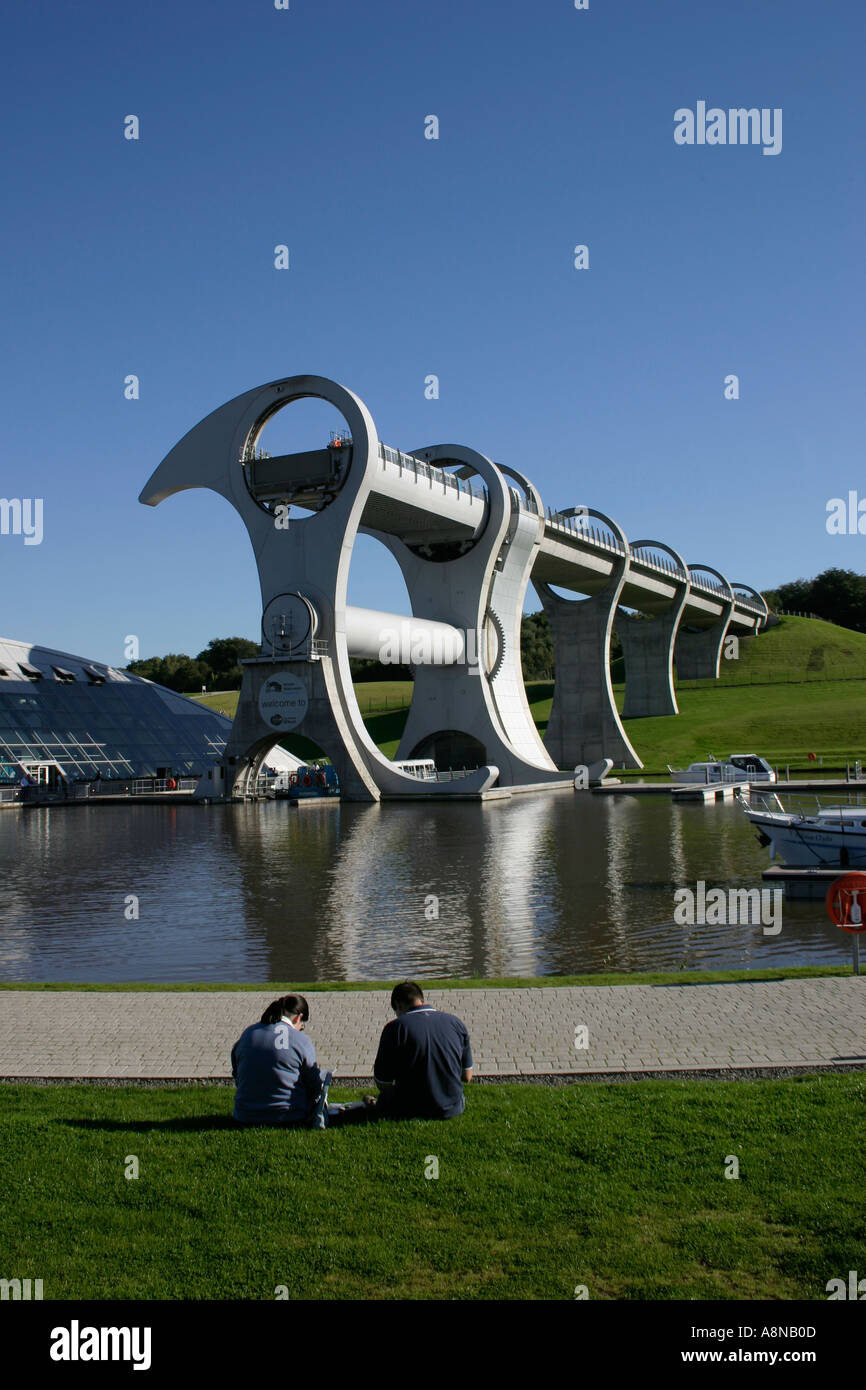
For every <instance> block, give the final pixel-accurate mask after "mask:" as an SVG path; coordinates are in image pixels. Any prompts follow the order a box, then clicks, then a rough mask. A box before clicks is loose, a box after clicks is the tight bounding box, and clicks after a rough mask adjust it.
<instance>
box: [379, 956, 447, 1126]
mask: <svg viewBox="0 0 866 1390" xmlns="http://www.w3.org/2000/svg"><path fill="white" fill-rule="evenodd" d="M391 1008H392V1009H393V1010H394V1012H395V1014H396V1015H397V1017H396V1018H395V1019H392V1021H391V1022H390V1023H386V1024H385V1027H384V1028H383V1030H382V1037H381V1039H380V1040H379V1051H378V1052H377V1054H376V1061H375V1064H374V1067H373V1077H374V1080H375V1082H376V1085H377V1086H378V1087H379V1099H378V1101H376V1103H375V1107H374V1108H371V1112H370V1119H374V1118H375V1119H379V1118H381V1117H385V1118H388V1119H394V1120H397V1119H410V1118H416V1119H424V1120H450V1119H452V1118H453V1117H454V1116H455V1115H461V1114H462V1113H463V1110H464V1107H465V1105H466V1100H465V1097H464V1095H463V1083H464V1082H469V1081H471V1080H472V1052H471V1050H470V1047H469V1034H468V1033H467V1031H466V1028H465V1026H464V1024H463V1023H461V1021H460V1019H459V1018H455V1016H454V1014H444V1013H440V1012H439V1010H438V1009H434V1008H432V1007H431V1005H430V1004H425V1002H424V995H423V993H422V992H421V988H420V986H419V985H416V984H415V982H414V980H404V981H403V983H402V984H400V985H396V986H395V987H394V989H393V991H392V993H391ZM366 1099H367V1102H368V1104H371V1103H372V1101H373V1099H374V1098H373V1097H372V1096H368V1097H367V1098H366Z"/></svg>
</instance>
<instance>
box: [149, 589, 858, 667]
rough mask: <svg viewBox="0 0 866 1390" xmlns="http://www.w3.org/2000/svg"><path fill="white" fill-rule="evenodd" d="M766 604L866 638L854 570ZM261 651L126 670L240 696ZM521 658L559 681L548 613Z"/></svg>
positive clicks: (533, 617) (535, 616)
mask: <svg viewBox="0 0 866 1390" xmlns="http://www.w3.org/2000/svg"><path fill="white" fill-rule="evenodd" d="M764 598H765V599H766V600H767V603H768V604H769V606H770V609H771V610H772V611H773V612H780V611H784V612H794V613H809V614H814V615H815V617H817V618H824V619H825V620H826V621H827V622H830V623H836V624H837V625H838V626H839V627H848V628H853V629H854V631H855V632H866V575H862V574H857V573H856V571H854V570H842V569H829V570H824V571H823V573H822V574H819V575H817V577H816V578H815V579H795V580H793V581H792V582H791V583H789V584H780V585H779V587H778V589H766V590H765V591H764ZM258 650H259V649H258V645H257V644H256V643H255V642H253V641H251V640H250V639H249V638H248V637H215V638H213V640H212V641H210V642H208V644H207V646H206V647H205V649H204V651H202V652H199V654H198V656H186V655H185V654H184V653H182V652H169V653H168V655H167V656H151V657H148V658H146V659H145V660H143V661H131V662H130V663H129V665H128V666H127V668H126V669H127V670H128V671H131V672H133V674H134V675H137V676H145V677H146V678H147V679H148V680H152V681H156V683H157V684H158V685H164V686H167V687H168V689H169V690H177V691H179V692H180V693H181V694H190V693H198V691H199V690H201V687H202V686H205V687H206V688H207V689H208V690H239V689H240V685H241V677H242V675H243V672H242V669H241V664H240V663H241V661H242V660H243V659H244V658H245V657H249V656H257V655H258ZM621 651H622V649H621V647H620V643H619V638H618V637H617V636H616V633H615V632H614V636H613V641H612V643H611V662H614V661H616V660H618V658H619V657H620V655H621ZM520 656H521V661H522V663H523V677H524V680H527V681H543V680H553V677H554V661H553V639H552V637H551V635H550V624H549V623H548V621H547V615H546V614H545V613H544V612H538V613H529V614H524V617H523V621H522V623H521V628H520ZM350 666H351V669H352V677H353V679H354V680H356V681H381V680H392V681H393V680H410V679H411V676H412V672H411V670H410V669H409V667H408V666H383V665H382V663H381V662H379V661H369V660H362V659H357V660H355V659H353V660H352V661H351V662H350Z"/></svg>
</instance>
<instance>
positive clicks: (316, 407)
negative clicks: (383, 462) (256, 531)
mask: <svg viewBox="0 0 866 1390" xmlns="http://www.w3.org/2000/svg"><path fill="white" fill-rule="evenodd" d="M241 463H242V466H243V469H244V474H245V477H246V483H247V487H248V488H249V490H250V492H251V493H252V495H253V497H254V498H255V500H256V501H257V502H258V504H259V506H260V507H262V508H263V509H264V510H265V511H268V512H272V513H273V514H274V516H275V518H276V519H278V521H277V524H283V523H284V524H285V525H287V526H288V525H289V524H290V523H291V522H292V521H297V520H300V519H302V518H304V517H308V516H313V515H315V513H316V512H320V511H322V510H323V509H324V508H325V507H327V506H328V504H329V502H332V501H333V500H334V498H335V497H336V495H337V493H338V492H339V490H340V488H341V487H342V486H343V483H344V482H345V481H346V478H347V477H348V474H349V469H350V467H351V463H352V440H351V435H350V432H349V426H348V424H347V423H346V420H345V418H344V417H343V415H342V414H341V413H340V411H339V410H337V408H336V406H334V405H331V403H330V401H323V400H321V399H319V397H317V396H304V397H302V398H301V399H300V400H295V401H286V402H285V403H281V404H280V405H279V406H278V407H277V408H276V410H275V411H274V412H273V413H272V414H271V415H270V416H269V417H268V418H267V420H265V422H264V423H263V424H261V425H259V426H258V427H257V428H255V429H253V430H251V431H250V434H249V436H248V438H247V440H246V443H245V445H244V448H243V457H242V459H241ZM278 509H279V510H278Z"/></svg>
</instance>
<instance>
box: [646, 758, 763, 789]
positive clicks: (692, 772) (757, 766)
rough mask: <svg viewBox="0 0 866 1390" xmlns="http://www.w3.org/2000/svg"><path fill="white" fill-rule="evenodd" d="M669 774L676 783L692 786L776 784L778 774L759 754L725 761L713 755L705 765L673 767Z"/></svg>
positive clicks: (695, 764)
mask: <svg viewBox="0 0 866 1390" xmlns="http://www.w3.org/2000/svg"><path fill="white" fill-rule="evenodd" d="M667 768H668V772H669V773H670V774H671V777H673V778H674V780H675V781H677V782H679V783H681V784H683V785H686V786H690V785H692V784H699V785H701V786H712V785H713V783H715V782H775V780H776V774H775V772H774V771H773V769H772V768H771V766H770V764H769V763H768V762H767V760H766V758H759V757H758V755H757V753H732V754H731V756H730V757H729V758H726V759H724V760H722V759H720V758H714V757H713V755H712V753H711V754H710V756H709V758H708V760H707V761H706V762H705V763H690V764H689V766H688V767H687V768H676V767H671V765H670V763H668V765H667Z"/></svg>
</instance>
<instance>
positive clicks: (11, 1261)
mask: <svg viewBox="0 0 866 1390" xmlns="http://www.w3.org/2000/svg"><path fill="white" fill-rule="evenodd" d="M0 1092H2V1106H0V1117H2V1118H0V1176H2V1182H3V1191H4V1193H5V1194H6V1196H5V1200H4V1203H3V1208H2V1214H0V1248H2V1251H3V1256H2V1258H3V1273H4V1277H7V1278H13V1277H24V1278H26V1277H32V1278H42V1279H43V1280H44V1291H45V1298H46V1299H50V1298H74V1299H84V1298H120V1299H149V1298H170V1299H197V1298H199V1299H200V1298H207V1299H212V1298H246V1299H272V1298H274V1296H275V1289H276V1288H277V1286H279V1285H287V1286H288V1290H289V1297H290V1298H292V1299H293V1300H297V1299H303V1298H314V1299H355V1298H365V1299H367V1298H384V1299H398V1298H424V1299H436V1298H443V1299H537V1298H552V1299H572V1298H573V1297H574V1291H575V1287H576V1286H577V1285H579V1284H584V1285H586V1286H587V1289H588V1293H589V1297H590V1298H601V1299H605V1298H624V1299H672V1298H686V1299H716V1298H725V1299H754V1298H776V1299H791V1298H806V1299H819V1300H824V1299H826V1296H827V1295H826V1283H827V1281H828V1280H829V1279H831V1278H836V1277H842V1278H846V1277H847V1271H848V1270H849V1269H858V1270H859V1269H862V1268H863V1267H864V1261H866V1217H864V1209H863V1200H862V1179H863V1163H862V1134H863V1127H864V1119H866V1115H864V1100H866V1078H864V1077H863V1076H862V1075H857V1074H854V1075H849V1076H825V1077H813V1076H808V1077H801V1078H798V1079H794V1080H787V1081H760V1082H747V1081H732V1082H710V1081H707V1082H694V1081H688V1082H685V1081H684V1082H678V1081H658V1082H655V1081H652V1082H635V1083H629V1084H619V1085H610V1084H596V1083H586V1084H582V1085H579V1086H562V1087H550V1088H548V1087H543V1086H521V1085H502V1086H483V1085H479V1086H472V1087H470V1088H469V1089H468V1102H467V1111H466V1113H465V1114H464V1115H463V1116H462V1117H461V1118H460V1119H458V1120H454V1121H448V1122H445V1123H438V1124H437V1123H435V1122H425V1121H408V1122H405V1121H404V1122H402V1123H388V1124H386V1123H384V1122H383V1123H380V1124H378V1125H375V1126H373V1125H371V1126H359V1127H357V1128H347V1129H341V1130H331V1131H329V1132H326V1133H324V1134H322V1133H313V1132H309V1131H296V1132H291V1131H287V1132H282V1133H281V1132H270V1131H266V1130H251V1131H235V1130H234V1128H233V1126H232V1121H231V1119H230V1118H229V1116H230V1111H231V1105H232V1098H233V1092H232V1090H231V1089H230V1088H227V1087H209V1086H203V1087H180V1088H160V1089H153V1090H147V1089H140V1088H135V1087H123V1088H118V1089H107V1088H101V1087H92V1086H49V1087H34V1086H26V1085H9V1086H3V1087H2V1088H0ZM334 1095H335V1097H336V1098H339V1096H340V1093H338V1092H334ZM343 1095H344V1098H348V1096H349V1093H348V1092H345V1093H343ZM130 1155H134V1156H135V1157H137V1159H138V1162H139V1171H140V1176H139V1177H138V1179H133V1180H128V1179H127V1178H126V1177H125V1176H124V1173H125V1167H126V1165H127V1163H128V1157H129V1156H130ZM728 1155H735V1156H736V1157H737V1158H738V1160H739V1165H740V1172H739V1178H738V1179H726V1178H725V1176H724V1171H725V1165H726V1160H727V1157H728ZM431 1158H435V1159H437V1160H438V1165H439V1176H438V1179H429V1180H428V1179H427V1178H426V1177H425V1169H426V1171H428V1172H430V1171H431V1164H430V1160H431Z"/></svg>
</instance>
